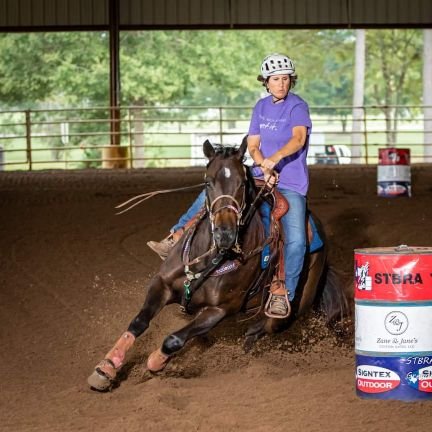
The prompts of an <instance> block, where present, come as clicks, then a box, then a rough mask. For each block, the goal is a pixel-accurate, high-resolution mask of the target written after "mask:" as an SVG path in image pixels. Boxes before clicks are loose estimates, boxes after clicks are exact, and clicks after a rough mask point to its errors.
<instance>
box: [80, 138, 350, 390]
mask: <svg viewBox="0 0 432 432" xmlns="http://www.w3.org/2000/svg"><path fill="white" fill-rule="evenodd" d="M246 147H247V141H246V139H244V140H243V143H242V144H241V146H240V148H239V149H238V150H236V149H235V148H231V147H229V148H223V147H221V148H219V149H216V150H215V149H214V148H213V147H212V146H211V144H210V143H209V142H208V141H206V142H205V143H204V146H203V149H204V154H205V155H206V157H207V158H208V159H209V162H208V165H207V168H206V174H205V195H206V211H205V212H203V214H201V215H200V216H199V217H198V218H196V220H195V222H194V224H193V225H192V226H191V227H189V229H188V230H187V231H186V232H185V233H184V235H183V237H182V240H181V241H179V242H178V243H177V244H176V245H175V246H174V248H173V249H172V250H171V251H170V253H169V255H168V257H167V259H166V260H165V261H164V262H163V263H162V265H161V267H160V269H159V271H158V273H157V274H156V275H155V276H153V278H152V279H151V281H150V284H149V289H148V293H147V296H146V299H145V302H144V305H143V307H142V308H141V310H140V312H139V313H138V315H137V316H136V317H135V318H134V319H133V320H132V322H131V323H130V325H129V327H128V329H127V331H126V332H124V333H123V334H122V335H121V337H120V339H119V340H118V341H117V342H116V343H115V345H114V346H113V348H112V349H111V350H110V351H109V352H108V353H107V354H106V355H105V357H104V359H103V360H102V361H101V362H100V363H99V364H98V365H97V366H96V368H95V371H94V372H93V373H92V375H91V376H90V377H89V378H88V383H89V384H90V386H91V387H92V388H95V389H97V390H106V389H108V388H110V387H111V385H112V383H113V381H114V380H115V378H116V375H117V373H118V371H119V369H120V368H121V367H122V366H123V364H124V361H125V357H126V353H127V352H128V351H129V350H130V349H131V347H132V345H133V344H134V342H135V340H136V338H138V337H139V336H141V335H142V334H143V333H144V332H145V331H146V330H147V328H148V327H149V324H150V320H151V319H152V318H153V317H154V316H155V315H156V314H157V313H159V312H160V310H161V309H162V308H163V307H164V306H165V305H167V304H171V303H181V304H183V306H184V308H185V309H186V310H187V311H188V312H190V313H195V317H194V318H193V320H192V321H190V322H189V323H188V324H187V325H186V326H184V327H183V328H181V329H180V330H178V331H176V332H174V333H172V334H170V335H168V336H167V337H166V338H165V340H164V341H163V343H162V346H161V347H160V348H159V349H157V350H156V351H154V352H153V353H152V354H151V355H150V356H149V358H148V361H147V367H148V369H149V370H150V371H152V372H157V371H160V370H162V369H163V368H164V367H165V366H166V364H167V363H168V361H169V359H170V358H171V357H172V356H173V355H174V354H175V353H177V352H178V351H179V350H180V349H181V348H182V347H183V346H184V345H185V343H186V342H187V341H188V340H189V339H191V338H193V337H195V336H198V335H203V334H206V333H207V332H208V331H210V330H211V329H212V328H213V327H215V326H216V325H217V324H218V323H219V322H220V321H221V320H223V319H224V318H225V317H227V316H230V315H233V314H235V313H237V312H239V311H241V310H244V306H245V304H246V303H247V301H248V298H249V293H250V289H251V287H253V288H255V287H258V289H261V290H262V289H263V286H264V285H265V282H266V281H265V280H263V279H262V278H261V272H262V270H261V254H260V253H259V252H260V251H261V250H262V248H263V245H264V244H265V242H266V237H265V233H264V227H263V224H262V221H261V217H260V215H259V212H256V211H255V212H254V211H253V205H254V203H255V201H256V200H255V198H256V189H255V184H254V180H253V177H252V175H251V173H250V171H249V169H248V168H247V167H246V166H245V165H244V164H243V162H242V161H243V157H244V153H245V151H246ZM306 262H307V268H305V269H304V273H303V275H302V278H301V284H300V287H299V290H298V291H299V293H298V296H297V297H296V302H295V304H294V307H295V311H296V313H295V314H293V315H292V316H291V317H290V318H288V319H286V320H281V319H273V318H265V317H264V318H263V319H261V320H260V321H259V323H258V324H256V325H254V326H253V327H252V328H251V330H250V331H249V338H252V339H254V338H257V337H259V336H260V335H262V334H264V333H265V332H268V333H270V332H273V331H275V330H277V329H279V327H280V325H281V324H282V323H283V324H286V323H288V322H290V321H292V320H293V319H294V317H295V316H298V315H300V314H302V313H304V312H305V311H307V310H308V309H310V307H311V306H312V304H313V303H314V302H315V301H316V299H317V296H318V295H320V294H323V299H324V300H326V302H325V304H324V305H323V306H324V308H326V307H327V312H328V313H329V314H332V315H334V314H336V313H338V312H340V311H341V310H342V307H343V302H340V301H339V300H341V299H343V293H342V291H341V290H340V289H339V287H337V286H335V285H332V284H326V285H325V287H324V291H323V292H320V291H319V290H318V285H319V284H318V283H319V281H320V280H321V279H322V276H323V274H324V270H325V266H326V250H325V248H322V249H321V250H320V251H318V252H316V253H314V254H312V255H309V256H308V258H307V260H306ZM261 292H262V291H261ZM255 298H257V297H255ZM335 300H336V301H335ZM329 308H332V310H330V309H329Z"/></svg>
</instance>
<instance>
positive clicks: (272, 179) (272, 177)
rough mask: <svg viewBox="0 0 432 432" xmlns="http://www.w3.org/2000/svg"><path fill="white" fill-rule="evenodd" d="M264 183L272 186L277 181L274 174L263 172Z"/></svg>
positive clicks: (268, 171) (267, 171) (273, 172)
mask: <svg viewBox="0 0 432 432" xmlns="http://www.w3.org/2000/svg"><path fill="white" fill-rule="evenodd" d="M264 181H265V182H266V184H268V185H269V186H274V185H275V184H276V183H277V181H278V178H277V174H276V172H275V171H270V170H264Z"/></svg>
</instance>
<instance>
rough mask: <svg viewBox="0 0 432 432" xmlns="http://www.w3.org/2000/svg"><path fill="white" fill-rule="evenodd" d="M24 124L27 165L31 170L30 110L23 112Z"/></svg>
mask: <svg viewBox="0 0 432 432" xmlns="http://www.w3.org/2000/svg"><path fill="white" fill-rule="evenodd" d="M25 124H26V154H27V163H28V165H29V170H30V171H31V170H32V168H33V160H32V147H31V114H30V110H26V111H25Z"/></svg>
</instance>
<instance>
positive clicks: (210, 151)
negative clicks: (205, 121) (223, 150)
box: [203, 140, 215, 160]
mask: <svg viewBox="0 0 432 432" xmlns="http://www.w3.org/2000/svg"><path fill="white" fill-rule="evenodd" d="M203 152H204V155H205V157H206V158H207V159H209V160H210V159H211V158H212V157H213V156H214V155H215V149H214V148H213V146H212V145H211V143H210V141H209V140H205V141H204V144H203Z"/></svg>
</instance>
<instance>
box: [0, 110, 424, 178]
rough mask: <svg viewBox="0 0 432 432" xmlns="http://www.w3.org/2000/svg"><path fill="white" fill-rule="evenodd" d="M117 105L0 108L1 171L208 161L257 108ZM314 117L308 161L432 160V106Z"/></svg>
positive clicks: (235, 139)
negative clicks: (206, 146) (211, 148)
mask: <svg viewBox="0 0 432 432" xmlns="http://www.w3.org/2000/svg"><path fill="white" fill-rule="evenodd" d="M111 110H112V109H111V108H110V107H96V108H95V107H91V108H70V109H69V108H68V109H35V110H24V111H21V110H10V111H0V170H38V169H85V168H126V167H129V168H149V167H151V168H166V167H188V166H197V165H202V164H204V163H205V160H204V158H203V155H202V143H203V141H204V140H205V139H209V140H210V141H211V142H213V143H215V144H237V145H238V144H240V142H241V140H242V138H243V136H244V135H245V134H246V133H247V130H248V125H249V118H250V114H251V107H250V106H218V107H210V106H151V107H149V106H132V107H129V106H126V107H125V106H122V107H120V108H118V109H116V110H117V111H119V115H118V116H117V117H116V119H115V120H112V118H113V116H111V115H110V111H111ZM311 117H312V121H313V130H312V134H311V138H310V148H309V156H308V163H309V164H331V165H342V164H376V163H377V162H378V149H379V148H383V147H397V148H409V149H410V152H411V163H425V162H426V163H430V162H432V107H428V106H427V107H426V106H414V105H412V106H362V107H352V106H315V107H311ZM113 122H118V124H116V125H115V126H116V127H113ZM113 131H114V132H113ZM113 142H114V143H116V144H118V145H112V143H113Z"/></svg>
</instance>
